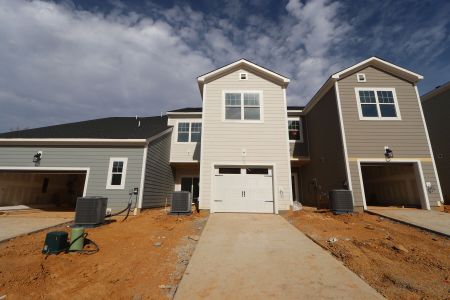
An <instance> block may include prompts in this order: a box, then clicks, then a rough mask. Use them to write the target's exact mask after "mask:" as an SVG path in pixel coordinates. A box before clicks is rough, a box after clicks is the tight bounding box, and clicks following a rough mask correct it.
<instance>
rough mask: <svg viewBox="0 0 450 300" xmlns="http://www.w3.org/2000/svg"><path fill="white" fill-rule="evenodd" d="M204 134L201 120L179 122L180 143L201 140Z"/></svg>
mask: <svg viewBox="0 0 450 300" xmlns="http://www.w3.org/2000/svg"><path fill="white" fill-rule="evenodd" d="M201 136H202V123H199V122H192V123H190V122H180V123H178V137H177V141H178V142H179V143H189V142H192V143H194V142H200V139H201Z"/></svg>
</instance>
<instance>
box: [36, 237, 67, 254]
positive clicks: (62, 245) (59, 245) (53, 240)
mask: <svg viewBox="0 0 450 300" xmlns="http://www.w3.org/2000/svg"><path fill="white" fill-rule="evenodd" d="M67 238H68V234H67V232H65V231H52V232H49V233H47V235H46V237H45V243H44V248H43V249H42V253H43V254H57V253H59V252H62V251H65V250H67V248H68V247H69V242H68V241H67Z"/></svg>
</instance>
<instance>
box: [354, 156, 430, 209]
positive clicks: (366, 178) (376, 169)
mask: <svg viewBox="0 0 450 300" xmlns="http://www.w3.org/2000/svg"><path fill="white" fill-rule="evenodd" d="M361 175H362V180H363V187H364V195H365V199H366V204H367V206H396V207H412V208H425V207H426V205H425V203H424V202H425V200H424V199H423V198H424V197H423V190H422V183H421V177H420V172H419V170H418V165H417V163H390V162H386V163H378V162H376V163H375V162H374V163H361Z"/></svg>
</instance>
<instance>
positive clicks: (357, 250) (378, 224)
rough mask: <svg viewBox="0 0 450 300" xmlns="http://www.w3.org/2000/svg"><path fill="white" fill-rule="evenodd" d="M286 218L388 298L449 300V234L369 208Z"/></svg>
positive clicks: (293, 214)
mask: <svg viewBox="0 0 450 300" xmlns="http://www.w3.org/2000/svg"><path fill="white" fill-rule="evenodd" d="M284 217H285V218H286V219H287V220H288V221H289V222H290V223H291V224H293V225H294V226H296V227H297V228H298V229H300V230H301V231H302V232H304V233H305V234H306V235H307V236H308V237H310V238H311V239H312V240H314V241H315V242H316V243H318V244H319V245H321V246H322V247H323V248H325V249H327V250H328V251H330V252H331V253H332V254H333V255H334V256H336V257H337V258H338V259H339V260H341V261H342V262H343V263H344V265H345V266H347V267H348V268H349V269H351V270H352V271H353V272H355V273H356V274H357V275H359V276H360V277H361V278H362V279H363V280H365V281H366V282H367V283H368V284H370V285H371V286H372V287H373V288H375V289H376V290H377V291H378V292H380V293H381V294H382V295H384V296H385V297H386V298H388V299H450V239H447V238H445V237H441V236H438V235H435V234H432V233H428V232H425V231H421V230H419V229H416V228H414V227H410V226H407V225H403V224H400V223H396V222H392V221H389V220H388V219H385V218H382V217H378V216H374V215H370V214H366V213H360V214H352V215H334V214H332V213H331V212H329V211H316V210H315V209H312V208H304V209H303V210H301V211H296V212H288V213H286V214H285V215H284Z"/></svg>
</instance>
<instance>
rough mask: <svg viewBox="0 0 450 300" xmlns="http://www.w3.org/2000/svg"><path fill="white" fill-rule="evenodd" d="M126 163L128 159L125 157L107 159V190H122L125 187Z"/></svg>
mask: <svg viewBox="0 0 450 300" xmlns="http://www.w3.org/2000/svg"><path fill="white" fill-rule="evenodd" d="M127 163H128V158H126V157H111V158H110V159H109V169H108V179H107V180H108V181H107V182H106V188H107V189H123V188H124V187H125V176H126V174H127Z"/></svg>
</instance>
